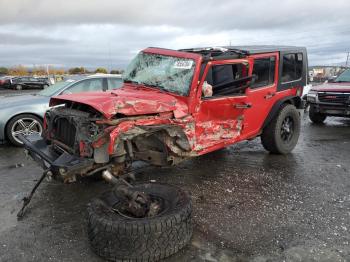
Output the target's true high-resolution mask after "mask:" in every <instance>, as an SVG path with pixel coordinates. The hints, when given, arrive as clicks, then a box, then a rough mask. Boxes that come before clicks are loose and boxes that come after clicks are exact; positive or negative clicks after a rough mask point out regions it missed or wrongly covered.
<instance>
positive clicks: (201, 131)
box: [19, 46, 308, 261]
mask: <svg viewBox="0 0 350 262" xmlns="http://www.w3.org/2000/svg"><path fill="white" fill-rule="evenodd" d="M307 68H308V67H307V54H306V49H305V48H300V47H279V46H248V47H220V48H193V49H192V48H191V49H184V50H180V51H175V50H169V49H160V48H147V49H145V50H143V51H142V52H140V53H139V54H138V55H137V56H136V58H135V59H134V60H133V61H132V62H131V63H130V65H129V67H128V68H127V70H126V72H125V75H124V83H125V84H124V85H123V87H122V88H120V89H117V90H112V91H109V92H93V93H89V94H86V95H84V96H82V95H80V94H72V95H62V96H58V97H53V98H51V100H50V105H51V106H53V108H52V109H51V110H49V111H48V112H47V113H46V114H45V121H46V128H45V131H44V133H43V137H41V136H38V135H30V136H27V137H25V136H20V139H21V141H23V142H24V144H25V148H26V150H27V153H29V154H30V155H31V156H32V157H33V158H34V159H35V160H36V161H37V162H38V163H40V164H41V165H42V166H43V168H44V174H43V176H42V179H43V178H44V177H45V176H49V177H53V178H58V179H62V180H63V181H65V182H73V181H75V180H76V177H77V176H91V175H95V174H96V173H97V172H102V176H103V178H104V179H106V180H107V181H108V182H111V183H113V184H115V185H116V187H115V188H114V189H113V190H112V191H109V192H107V193H106V194H104V195H103V196H102V197H101V198H100V199H97V200H94V201H92V203H91V204H90V206H89V208H88V218H89V223H88V232H89V234H88V235H89V239H90V243H91V246H92V248H93V250H94V251H95V252H96V253H97V254H98V255H100V256H102V257H104V258H106V259H108V260H118V261H121V260H123V261H124V260H125V261H126V260H128V261H129V260H132V261H155V260H159V259H162V258H164V257H167V256H169V255H171V254H173V253H175V252H176V251H177V250H179V249H181V248H182V247H184V246H185V245H186V243H188V241H189V240H190V238H191V234H192V229H193V225H192V220H191V202H190V197H189V196H188V194H187V193H186V192H184V191H183V190H182V189H180V188H178V187H173V186H171V185H164V184H157V183H150V184H148V183H147V184H138V185H136V186H132V185H130V184H129V183H128V182H127V181H126V180H123V179H122V178H123V177H124V178H126V177H127V176H128V174H129V172H130V171H132V170H131V169H130V168H131V167H132V165H131V164H132V163H133V162H134V161H145V162H147V163H149V164H153V165H156V166H169V165H174V164H177V163H179V162H181V161H183V160H186V159H189V158H191V157H196V156H199V155H203V154H207V153H209V152H212V151H215V150H218V149H221V148H223V147H226V146H229V145H232V144H235V143H237V142H240V141H243V140H248V139H253V138H255V137H258V136H260V137H261V140H262V144H263V146H264V147H265V149H267V150H268V151H270V152H272V153H277V154H286V153H289V152H291V151H292V150H293V148H294V147H295V145H296V144H297V142H298V138H299V133H300V112H299V111H298V109H302V108H303V101H302V99H301V94H302V91H303V90H302V89H303V86H305V85H306V77H307ZM117 178H118V179H117ZM27 203H28V201H26V204H27ZM19 215H20V216H21V215H22V213H19ZM106 243H108V244H106Z"/></svg>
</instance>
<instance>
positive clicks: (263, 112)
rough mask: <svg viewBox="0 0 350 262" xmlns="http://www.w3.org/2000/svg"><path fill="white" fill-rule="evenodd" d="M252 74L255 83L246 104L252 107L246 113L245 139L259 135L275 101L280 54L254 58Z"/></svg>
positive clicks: (250, 87) (248, 91)
mask: <svg viewBox="0 0 350 262" xmlns="http://www.w3.org/2000/svg"><path fill="white" fill-rule="evenodd" d="M252 58H253V59H252V64H253V69H252V74H253V75H255V81H254V83H253V84H251V85H250V86H249V88H248V89H247V92H246V93H247V100H246V102H247V103H248V104H249V105H250V106H251V108H249V109H247V110H246V111H245V112H244V118H245V124H244V130H243V136H244V138H249V137H251V136H255V135H256V134H257V133H259V131H260V129H261V126H262V124H263V123H264V121H265V119H266V117H267V115H268V113H269V112H270V109H271V108H272V106H273V104H274V101H275V99H274V98H275V94H276V90H277V79H278V66H277V65H278V59H279V57H278V53H270V54H263V55H255V56H253V57H252Z"/></svg>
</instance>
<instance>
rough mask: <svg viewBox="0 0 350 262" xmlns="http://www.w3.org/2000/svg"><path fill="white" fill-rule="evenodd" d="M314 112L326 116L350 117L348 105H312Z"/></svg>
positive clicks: (349, 106)
mask: <svg viewBox="0 0 350 262" xmlns="http://www.w3.org/2000/svg"><path fill="white" fill-rule="evenodd" d="M312 105H313V107H314V110H315V112H318V113H320V114H324V115H328V116H343V117H350V105H344V104H343V105H342V104H328V103H317V104H314V103H312Z"/></svg>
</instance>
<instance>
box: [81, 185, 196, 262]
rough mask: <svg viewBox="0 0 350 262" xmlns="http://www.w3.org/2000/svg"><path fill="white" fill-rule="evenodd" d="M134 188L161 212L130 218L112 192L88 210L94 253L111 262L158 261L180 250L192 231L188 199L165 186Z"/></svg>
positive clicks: (182, 192)
mask: <svg viewBox="0 0 350 262" xmlns="http://www.w3.org/2000/svg"><path fill="white" fill-rule="evenodd" d="M134 188H135V190H137V191H140V192H143V193H146V194H148V195H149V196H150V197H151V199H154V201H158V202H157V203H161V205H160V206H161V207H160V211H159V212H158V214H157V215H154V216H151V217H143V218H136V217H133V216H132V215H130V213H128V212H126V211H125V209H123V206H124V204H123V203H124V199H123V198H121V197H120V196H118V194H117V193H116V192H114V191H110V192H106V193H105V194H104V195H102V196H101V198H98V199H95V200H94V201H93V202H91V203H90V205H89V207H88V219H89V221H88V236H89V240H90V244H91V247H92V249H93V251H94V252H95V253H97V254H98V255H99V256H101V257H103V258H106V259H108V260H112V261H157V260H160V259H162V258H165V257H168V256H170V255H172V254H174V253H176V252H177V251H178V250H180V249H181V248H183V247H184V246H185V245H186V244H187V243H188V242H189V241H190V239H191V236H192V231H193V224H192V217H191V212H192V205H191V199H190V196H189V195H188V194H187V193H186V192H184V191H183V190H182V189H180V188H177V187H174V186H170V185H166V184H140V185H135V187H134Z"/></svg>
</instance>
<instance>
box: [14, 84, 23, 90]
mask: <svg viewBox="0 0 350 262" xmlns="http://www.w3.org/2000/svg"><path fill="white" fill-rule="evenodd" d="M15 89H16V90H22V89H23V87H22V86H21V85H16V87H15Z"/></svg>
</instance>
